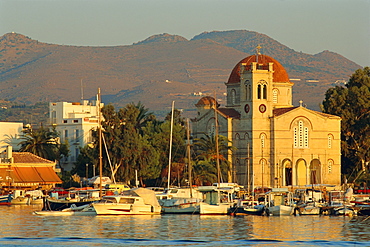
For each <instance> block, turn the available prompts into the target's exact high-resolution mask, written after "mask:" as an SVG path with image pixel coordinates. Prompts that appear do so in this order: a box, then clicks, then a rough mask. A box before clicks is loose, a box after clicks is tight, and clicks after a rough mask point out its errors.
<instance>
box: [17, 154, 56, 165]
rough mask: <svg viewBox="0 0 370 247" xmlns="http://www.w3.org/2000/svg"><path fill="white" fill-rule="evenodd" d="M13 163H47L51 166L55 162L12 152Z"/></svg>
mask: <svg viewBox="0 0 370 247" xmlns="http://www.w3.org/2000/svg"><path fill="white" fill-rule="evenodd" d="M12 155H13V158H14V163H47V164H53V163H55V162H53V161H50V160H47V159H44V158H41V157H39V156H37V155H34V154H32V153H29V152H13V153H12Z"/></svg>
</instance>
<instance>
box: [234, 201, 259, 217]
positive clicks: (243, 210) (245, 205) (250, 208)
mask: <svg viewBox="0 0 370 247" xmlns="http://www.w3.org/2000/svg"><path fill="white" fill-rule="evenodd" d="M264 212H265V205H263V204H259V202H258V201H254V200H252V199H249V200H238V201H237V204H236V205H235V206H234V207H231V208H230V214H231V215H234V216H239V215H262V214H263V213H264Z"/></svg>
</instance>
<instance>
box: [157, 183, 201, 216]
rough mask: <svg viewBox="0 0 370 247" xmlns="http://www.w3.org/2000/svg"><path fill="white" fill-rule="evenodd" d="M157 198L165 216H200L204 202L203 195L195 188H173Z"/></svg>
mask: <svg viewBox="0 0 370 247" xmlns="http://www.w3.org/2000/svg"><path fill="white" fill-rule="evenodd" d="M156 197H157V199H158V202H159V204H160V205H161V207H162V213H164V214H198V213H199V207H200V202H201V201H203V194H202V193H201V192H199V191H198V189H194V188H193V189H191V188H171V189H169V190H166V191H165V192H163V193H161V194H157V195H156Z"/></svg>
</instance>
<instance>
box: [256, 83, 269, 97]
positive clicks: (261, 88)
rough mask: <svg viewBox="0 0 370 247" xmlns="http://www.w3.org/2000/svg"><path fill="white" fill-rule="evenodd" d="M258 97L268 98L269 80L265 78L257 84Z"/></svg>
mask: <svg viewBox="0 0 370 247" xmlns="http://www.w3.org/2000/svg"><path fill="white" fill-rule="evenodd" d="M257 99H267V82H266V81H264V80H261V81H260V82H259V83H258V85H257Z"/></svg>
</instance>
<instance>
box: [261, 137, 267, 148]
mask: <svg viewBox="0 0 370 247" xmlns="http://www.w3.org/2000/svg"><path fill="white" fill-rule="evenodd" d="M265 145H266V135H265V134H262V135H261V147H262V148H264V147H265Z"/></svg>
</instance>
